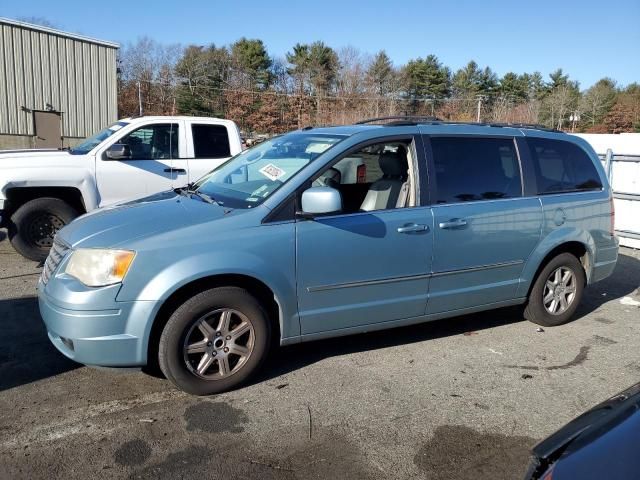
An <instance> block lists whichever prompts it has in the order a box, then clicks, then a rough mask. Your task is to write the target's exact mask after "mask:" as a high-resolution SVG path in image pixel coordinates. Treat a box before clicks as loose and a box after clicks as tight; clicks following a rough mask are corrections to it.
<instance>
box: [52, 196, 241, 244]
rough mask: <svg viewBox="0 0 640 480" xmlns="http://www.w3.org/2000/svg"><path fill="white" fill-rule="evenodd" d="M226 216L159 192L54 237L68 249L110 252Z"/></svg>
mask: <svg viewBox="0 0 640 480" xmlns="http://www.w3.org/2000/svg"><path fill="white" fill-rule="evenodd" d="M230 212H231V211H230V210H226V209H224V208H223V207H221V206H219V205H216V204H208V203H204V202H203V201H202V200H199V199H198V198H190V197H187V196H182V195H179V194H177V193H175V192H173V191H169V192H162V193H158V194H155V195H152V196H150V197H146V198H143V199H140V200H136V201H133V202H129V203H126V204H121V205H117V206H113V207H106V208H101V209H98V210H94V211H93V212H90V213H87V214H86V215H83V216H81V217H79V218H77V219H76V220H74V221H73V222H71V223H70V224H69V225H67V226H66V227H64V228H63V229H62V230H60V232H58V237H59V238H60V239H61V240H62V241H64V242H66V243H67V244H69V245H71V246H72V247H76V246H81V247H93V248H99V247H104V248H110V247H114V246H116V245H118V244H122V243H126V242H128V241H131V240H134V239H137V238H140V237H145V236H149V235H153V234H154V233H158V232H164V231H169V230H173V229H177V228H180V227H183V226H185V225H194V224H197V223H204V222H210V221H212V220H216V219H219V218H222V217H223V216H225V215H226V214H228V213H230Z"/></svg>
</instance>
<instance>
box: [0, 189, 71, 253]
mask: <svg viewBox="0 0 640 480" xmlns="http://www.w3.org/2000/svg"><path fill="white" fill-rule="evenodd" d="M78 215H79V213H78V211H77V210H76V209H75V208H73V207H72V206H71V205H69V204H68V203H67V202H65V201H64V200H61V199H59V198H52V197H43V198H36V199H34V200H29V201H28V202H26V203H25V204H23V205H22V206H20V207H19V208H18V209H17V210H16V211H15V212H14V213H13V215H11V221H10V222H9V228H8V233H9V240H10V241H11V245H12V246H13V248H15V250H16V251H17V252H18V253H19V254H20V255H22V256H23V257H25V258H28V259H29V260H34V261H36V262H42V261H44V260H45V259H46V258H47V255H48V254H49V249H50V248H51V245H52V244H53V237H54V236H55V234H56V232H57V231H58V230H60V229H61V228H62V227H64V226H65V225H67V224H68V223H69V222H71V221H72V220H73V219H74V218H76V217H77V216H78Z"/></svg>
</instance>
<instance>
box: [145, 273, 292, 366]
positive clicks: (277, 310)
mask: <svg viewBox="0 0 640 480" xmlns="http://www.w3.org/2000/svg"><path fill="white" fill-rule="evenodd" d="M216 287H240V288H244V289H245V290H247V291H248V292H249V293H250V294H252V295H254V296H255V297H256V298H257V299H258V301H259V302H260V303H261V304H262V305H263V306H264V308H265V309H266V311H267V315H268V317H269V321H270V323H271V328H272V339H273V340H274V341H275V342H279V341H280V339H281V335H282V331H283V325H282V322H283V313H282V308H281V306H280V301H279V300H278V297H277V295H276V294H275V292H274V291H273V290H272V289H271V288H270V287H269V286H268V285H267V284H265V283H264V282H263V281H261V280H259V279H257V278H255V277H252V276H250V275H246V274H236V273H233V274H216V275H208V276H205V277H201V278H198V279H195V280H192V281H191V282H189V283H186V284H185V285H182V286H180V287H179V288H178V289H176V290H175V291H174V292H172V293H171V294H170V295H169V296H168V297H167V299H166V300H164V302H162V305H161V306H160V308H159V309H158V312H157V314H156V315H155V317H154V319H153V324H152V325H151V330H150V332H149V337H148V342H147V351H146V356H147V365H150V366H152V367H155V366H156V363H157V361H158V344H159V341H160V335H161V334H162V330H163V329H164V326H165V325H166V323H167V322H168V321H169V318H170V317H171V314H172V313H173V312H174V311H175V310H176V308H178V307H179V306H180V305H182V304H183V303H184V302H185V301H186V300H187V299H189V298H191V297H192V296H194V295H196V294H197V293H200V292H202V291H205V290H208V289H211V288H216Z"/></svg>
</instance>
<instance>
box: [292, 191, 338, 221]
mask: <svg viewBox="0 0 640 480" xmlns="http://www.w3.org/2000/svg"><path fill="white" fill-rule="evenodd" d="M341 210H342V196H341V195H340V192H339V191H338V190H336V189H335V188H331V187H311V188H309V189H307V190H305V191H304V192H302V211H303V213H308V214H314V215H317V214H321V213H335V212H340V211H341Z"/></svg>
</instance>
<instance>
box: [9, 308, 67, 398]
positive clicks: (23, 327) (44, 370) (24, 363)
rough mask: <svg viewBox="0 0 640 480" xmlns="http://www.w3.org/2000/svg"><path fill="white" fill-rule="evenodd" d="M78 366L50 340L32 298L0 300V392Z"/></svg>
mask: <svg viewBox="0 0 640 480" xmlns="http://www.w3.org/2000/svg"><path fill="white" fill-rule="evenodd" d="M79 366H80V365H78V364H77V363H75V362H72V361H71V360H69V359H67V358H66V357H65V356H64V355H62V354H61V353H60V352H58V351H57V350H56V349H55V347H54V346H53V345H52V344H51V342H50V341H49V338H48V337H47V331H46V329H45V327H44V324H43V323H42V320H41V319H40V313H39V311H38V300H37V299H36V298H35V297H27V298H16V299H12V300H0V391H2V390H7V389H9V388H13V387H17V386H20V385H24V384H27V383H31V382H34V381H36V380H41V379H44V378H48V377H53V376H55V375H58V374H60V373H63V372H67V371H69V370H73V369H75V368H78V367H79Z"/></svg>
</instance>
